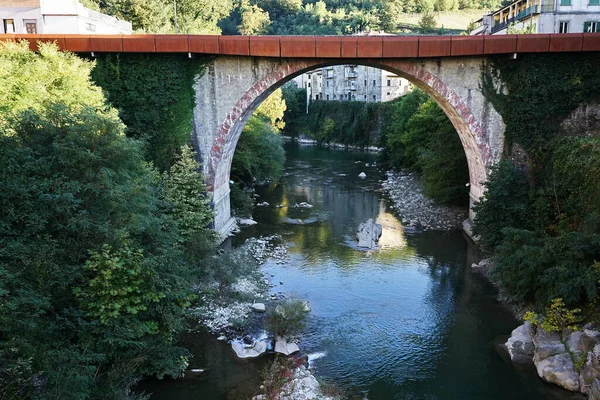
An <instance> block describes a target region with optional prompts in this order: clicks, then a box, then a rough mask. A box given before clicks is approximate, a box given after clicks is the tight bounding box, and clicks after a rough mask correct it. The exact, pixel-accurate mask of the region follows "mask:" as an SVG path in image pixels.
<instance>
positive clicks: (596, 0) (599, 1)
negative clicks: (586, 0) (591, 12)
mask: <svg viewBox="0 0 600 400" xmlns="http://www.w3.org/2000/svg"><path fill="white" fill-rule="evenodd" d="M589 5H590V6H600V0H590V4H589Z"/></svg>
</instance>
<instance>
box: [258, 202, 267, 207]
mask: <svg viewBox="0 0 600 400" xmlns="http://www.w3.org/2000/svg"><path fill="white" fill-rule="evenodd" d="M257 206H258V207H269V203H267V202H266V201H263V202H262V203H258V204H257Z"/></svg>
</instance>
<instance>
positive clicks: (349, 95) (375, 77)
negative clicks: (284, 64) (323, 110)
mask: <svg viewBox="0 0 600 400" xmlns="http://www.w3.org/2000/svg"><path fill="white" fill-rule="evenodd" d="M294 82H295V83H296V86H298V87H303V88H305V89H306V91H307V97H308V98H309V99H310V100H345V101H365V102H379V101H389V100H393V99H395V98H398V97H400V96H402V95H404V94H406V93H408V92H409V91H410V84H409V82H408V81H407V80H406V79H403V78H400V77H399V76H397V75H395V74H393V73H391V72H388V71H385V70H382V69H379V68H374V67H368V66H364V65H334V66H330V67H324V68H322V69H320V70H316V71H311V72H308V73H306V74H302V75H300V76H298V77H296V78H294Z"/></svg>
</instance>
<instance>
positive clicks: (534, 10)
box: [492, 5, 540, 33]
mask: <svg viewBox="0 0 600 400" xmlns="http://www.w3.org/2000/svg"><path fill="white" fill-rule="evenodd" d="M539 13H540V6H538V5H535V6H531V7H529V8H526V9H524V10H523V11H521V12H520V13H518V14H517V15H515V16H514V17H511V18H508V19H507V20H506V21H504V22H499V23H497V24H496V25H494V26H492V33H496V32H499V31H501V30H502V29H506V27H508V25H510V24H512V23H515V22H518V21H520V20H522V19H523V18H525V17H528V16H530V15H532V14H539Z"/></svg>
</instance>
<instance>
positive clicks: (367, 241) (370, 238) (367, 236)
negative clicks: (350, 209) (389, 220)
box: [356, 218, 383, 249]
mask: <svg viewBox="0 0 600 400" xmlns="http://www.w3.org/2000/svg"><path fill="white" fill-rule="evenodd" d="M382 232H383V229H382V227H381V225H380V224H376V223H375V221H373V218H369V219H368V220H367V222H363V223H361V224H360V225H359V226H358V233H357V234H356V239H358V247H365V248H367V249H372V248H373V247H375V246H376V245H377V242H378V241H379V238H380V237H381V234H382Z"/></svg>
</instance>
